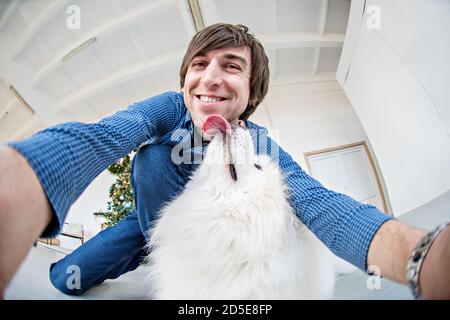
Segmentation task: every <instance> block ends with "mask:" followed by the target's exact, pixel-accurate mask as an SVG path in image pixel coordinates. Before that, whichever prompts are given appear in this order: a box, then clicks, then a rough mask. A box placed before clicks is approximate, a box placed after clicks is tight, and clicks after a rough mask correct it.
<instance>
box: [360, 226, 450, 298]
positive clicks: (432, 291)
mask: <svg viewBox="0 0 450 320" xmlns="http://www.w3.org/2000/svg"><path fill="white" fill-rule="evenodd" d="M449 229H450V228H447V229H446V230H444V231H442V233H441V234H440V235H439V236H438V237H437V238H436V240H435V241H434V243H433V244H432V246H431V247H430V249H429V251H428V254H427V256H426V257H425V260H424V262H423V264H422V268H421V272H420V275H419V285H420V289H421V291H422V296H423V297H424V298H425V299H449V298H450V274H449V272H448V271H449V270H450V230H449ZM425 234H426V232H425V231H423V230H420V229H416V228H413V227H410V226H408V225H406V224H403V223H400V222H398V221H396V220H391V221H388V222H386V223H384V224H383V225H382V226H381V227H380V229H379V230H378V232H377V233H376V234H375V237H374V238H373V240H372V243H371V244H370V248H369V254H368V259H367V265H368V267H369V266H377V267H378V268H379V270H380V271H381V275H382V276H384V277H386V278H389V279H391V280H394V281H396V282H399V283H403V284H407V279H406V266H407V263H408V259H409V257H410V255H411V253H412V251H413V249H414V247H415V246H416V244H417V243H418V242H419V241H420V239H421V238H422V237H423V236H424V235H425Z"/></svg>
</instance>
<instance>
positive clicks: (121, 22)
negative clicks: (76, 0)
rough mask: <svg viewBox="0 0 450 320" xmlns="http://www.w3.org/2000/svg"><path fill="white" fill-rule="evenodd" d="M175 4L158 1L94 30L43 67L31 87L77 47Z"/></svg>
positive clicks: (169, 0) (163, 0) (168, 0)
mask: <svg viewBox="0 0 450 320" xmlns="http://www.w3.org/2000/svg"><path fill="white" fill-rule="evenodd" d="M175 2H176V1H175V0H157V1H154V2H151V3H150V4H149V5H147V6H144V7H142V8H139V9H137V10H135V11H133V12H132V13H130V14H128V15H126V16H123V17H120V18H117V19H114V20H112V21H108V22H107V23H105V24H103V25H102V26H100V27H98V28H96V29H94V30H92V31H91V32H90V33H89V34H87V35H86V36H85V37H84V38H83V39H81V40H80V41H78V42H76V43H75V44H72V45H70V47H66V48H64V49H63V50H61V51H60V52H59V53H58V54H56V55H55V58H54V59H53V60H52V61H51V62H49V63H48V64H46V65H45V66H43V67H42V68H41V69H40V70H39V71H38V72H37V73H36V75H35V76H34V78H33V79H32V81H31V85H32V86H35V85H37V84H38V83H39V82H40V81H41V80H42V79H43V78H44V77H45V76H46V75H47V74H49V73H50V72H52V71H53V70H55V69H57V68H58V67H60V66H61V65H62V64H63V57H64V56H66V55H67V54H68V53H69V52H71V51H72V50H73V49H74V48H77V47H79V46H81V45H83V44H84V43H86V42H88V41H89V40H90V39H93V38H100V37H104V36H106V35H107V34H109V33H111V32H114V31H116V30H118V29H121V28H125V27H127V26H128V25H129V24H130V23H131V22H132V21H135V20H136V19H139V18H142V17H143V16H145V15H147V14H149V13H150V12H152V11H154V10H156V9H159V8H161V7H164V6H167V5H172V4H174V3H175Z"/></svg>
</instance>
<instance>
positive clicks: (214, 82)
mask: <svg viewBox="0 0 450 320" xmlns="http://www.w3.org/2000/svg"><path fill="white" fill-rule="evenodd" d="M202 81H203V83H204V85H205V87H207V88H211V87H219V86H220V85H221V84H222V76H221V72H220V68H219V66H218V65H217V64H216V63H214V62H211V63H209V64H208V66H207V67H206V68H205V70H204V73H203V77H202Z"/></svg>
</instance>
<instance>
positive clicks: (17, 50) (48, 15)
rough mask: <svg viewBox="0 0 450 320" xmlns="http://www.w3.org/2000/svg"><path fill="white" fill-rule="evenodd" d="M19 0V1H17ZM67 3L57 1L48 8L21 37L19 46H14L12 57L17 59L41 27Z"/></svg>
mask: <svg viewBox="0 0 450 320" xmlns="http://www.w3.org/2000/svg"><path fill="white" fill-rule="evenodd" d="M16 2H18V1H16ZM66 4H67V0H64V1H55V3H53V4H52V5H51V6H50V7H48V9H47V10H45V11H44V12H43V13H42V14H41V15H40V16H39V18H37V19H36V21H35V22H34V23H33V24H32V25H31V26H30V28H29V29H28V31H27V32H26V33H25V35H24V36H23V37H22V38H21V39H20V41H19V43H18V44H17V46H16V47H15V48H14V50H13V52H12V54H11V59H15V58H16V57H17V56H18V55H19V53H21V52H22V50H23V49H24V48H25V47H26V46H27V45H28V44H29V43H30V41H31V40H32V39H33V37H34V36H35V35H36V34H37V33H38V31H39V30H41V28H42V27H43V26H44V25H45V24H47V22H49V21H50V20H51V19H52V18H53V17H54V16H55V15H56V14H57V13H58V12H59V11H60V10H61V8H62V7H63V6H65V5H66Z"/></svg>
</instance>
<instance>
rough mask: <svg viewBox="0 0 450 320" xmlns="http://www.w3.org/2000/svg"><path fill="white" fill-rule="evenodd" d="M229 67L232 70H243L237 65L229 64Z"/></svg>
mask: <svg viewBox="0 0 450 320" xmlns="http://www.w3.org/2000/svg"><path fill="white" fill-rule="evenodd" d="M227 67H228V68H230V69H236V70H241V68H240V67H239V66H238V65H236V64H229V65H227Z"/></svg>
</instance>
